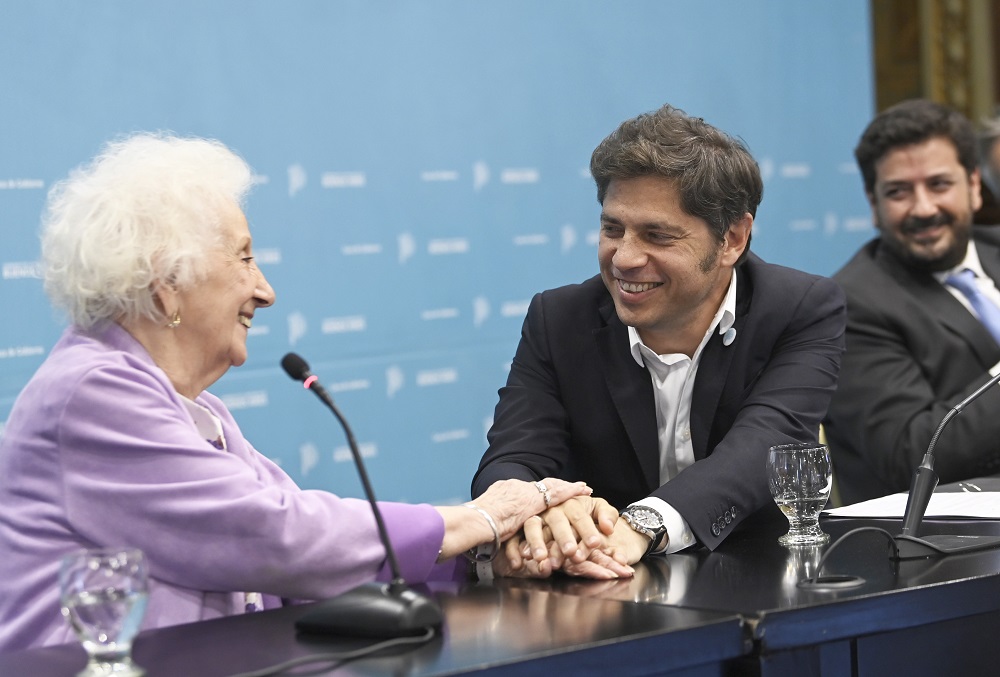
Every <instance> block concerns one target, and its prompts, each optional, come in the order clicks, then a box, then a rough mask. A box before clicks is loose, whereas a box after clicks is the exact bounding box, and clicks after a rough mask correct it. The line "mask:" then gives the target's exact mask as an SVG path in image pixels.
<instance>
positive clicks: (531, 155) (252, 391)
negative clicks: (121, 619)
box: [0, 0, 873, 502]
mask: <svg viewBox="0 0 1000 677" xmlns="http://www.w3.org/2000/svg"><path fill="white" fill-rule="evenodd" d="M869 32H870V30H869V19H868V3H867V2H864V1H862V0H846V1H841V0H838V1H836V2H834V1H833V0H825V1H822V2H810V3H805V2H787V0H716V1H714V2H711V3H697V2H676V1H668V0H633V1H630V2H614V3H612V2H598V1H595V0H590V1H584V0H549V1H547V2H537V0H504V1H503V2H497V1H493V2H486V1H481V2H480V1H475V0H427V1H426V2H416V1H412V2H404V1H402V0H400V1H398V2H390V1H388V0H374V1H372V0H368V1H365V0H330V1H323V0H292V1H288V2H275V1H265V0H226V1H215V2H209V1H206V0H171V1H169V2H167V1H162V2H148V3H135V2H125V1H123V0H121V1H114V0H107V1H104V2H83V1H58V2H56V1H52V0H42V1H39V0H35V1H34V2H30V3H29V2H7V3H3V4H2V5H0V64H2V66H0V102H2V105H0V233H2V236H0V237H2V239H0V264H2V277H0V317H2V318H3V322H2V324H0V434H2V422H3V421H5V420H6V418H7V416H8V414H9V412H10V408H11V407H12V406H13V403H14V400H15V398H16V396H17V394H18V392H19V390H20V389H21V387H22V386H23V385H24V383H25V382H26V381H27V380H28V379H29V378H30V376H31V374H32V373H33V372H34V370H35V369H36V368H37V367H38V365H39V364H40V363H41V361H42V360H43V359H44V357H45V355H46V353H47V352H48V350H49V349H50V348H51V346H52V344H53V343H54V341H55V340H56V338H57V337H58V335H59V333H60V331H61V327H62V325H63V320H62V318H60V317H57V316H56V315H55V314H54V312H53V311H52V310H50V308H49V306H48V303H47V300H46V299H45V296H44V294H43V292H42V289H41V282H40V280H39V279H38V258H39V246H38V236H37V233H38V222H39V215H40V213H41V210H42V206H43V204H44V199H45V195H46V191H47V189H48V188H49V187H50V186H51V185H52V183H54V182H55V181H58V180H59V179H61V178H63V177H65V176H66V174H67V173H68V171H69V170H70V169H71V168H72V167H74V166H76V165H78V164H80V163H82V162H84V161H86V160H88V159H89V158H90V157H92V156H93V155H94V154H95V153H96V152H97V150H98V149H99V148H100V146H101V144H102V143H103V142H104V141H105V140H107V139H109V138H111V137H113V136H116V135H119V134H121V133H124V132H129V131H134V130H157V129H166V130H173V131H175V132H178V133H181V134H194V135H200V136H209V137H215V138H218V139H220V140H222V141H223V142H224V143H226V144H227V145H229V146H230V147H232V148H234V149H235V150H237V151H238V152H240V153H241V154H242V155H243V156H244V157H246V158H247V160H248V161H249V162H250V164H251V165H252V166H253V167H254V169H255V171H256V173H257V180H258V186H257V188H256V189H255V191H254V193H253V195H252V197H251V200H250V202H249V205H248V209H247V216H248V218H249V221H250V225H251V230H252V232H253V235H254V240H255V249H256V254H257V256H258V260H259V262H260V264H261V267H262V269H263V270H264V272H265V273H266V274H267V276H268V278H269V280H270V282H271V283H272V285H273V286H274V287H275V289H276V291H277V294H278V302H277V304H276V305H275V307H274V308H271V309H267V310H264V311H262V312H260V313H259V314H258V315H257V318H256V319H255V323H254V328H253V330H252V334H251V337H250V342H249V348H250V352H251V356H250V359H249V361H248V363H247V364H246V365H245V366H244V367H242V368H241V369H234V370H231V371H230V372H229V373H228V374H227V375H226V376H225V377H223V379H222V380H220V381H219V382H218V383H216V384H215V386H214V387H213V388H212V391H213V392H214V393H215V394H217V395H219V396H221V397H222V398H223V399H224V400H225V401H226V402H227V404H228V405H229V407H230V408H231V409H232V410H233V413H234V415H235V416H236V418H237V420H238V421H239V422H240V424H241V426H242V427H243V429H244V432H245V433H246V435H247V437H248V438H249V439H250V440H251V441H252V442H254V444H255V445H256V446H257V448H258V449H260V450H261V451H262V452H263V453H265V454H267V455H268V456H270V457H271V458H274V459H275V460H277V461H278V462H279V463H280V464H281V465H282V466H283V467H284V468H285V469H286V470H287V471H288V472H289V473H290V474H291V475H292V476H293V477H294V478H295V479H296V480H298V481H299V482H300V483H301V484H302V485H304V486H306V487H311V488H324V489H329V490H332V491H336V492H338V493H341V494H344V495H358V494H359V491H360V488H359V487H360V485H359V483H358V480H357V476H356V473H355V471H354V469H353V467H352V466H351V465H350V463H349V454H348V451H347V448H346V444H345V442H344V437H343V435H342V433H341V431H340V430H339V428H338V427H337V424H336V422H335V421H334V419H333V418H332V417H331V416H330V415H329V413H328V412H326V410H324V409H323V408H322V407H321V405H320V404H319V402H318V401H314V398H313V397H312V395H310V394H308V393H305V392H303V391H302V390H301V388H299V387H297V386H296V385H295V384H294V383H292V382H291V381H290V380H288V378H287V376H285V375H284V373H283V372H281V370H280V368H279V367H278V362H279V360H280V358H281V356H282V355H283V354H284V353H285V352H287V351H288V350H295V351H297V352H299V353H301V354H302V355H303V356H304V357H305V358H306V359H307V360H308V361H309V362H310V363H311V365H312V367H313V371H314V372H315V373H317V374H318V375H319V376H320V377H321V378H322V380H323V381H324V382H325V383H326V384H327V387H328V389H329V390H330V391H331V392H332V393H333V395H334V396H335V397H336V398H337V400H338V402H339V405H340V407H341V409H342V410H343V411H344V413H345V414H346V415H347V417H348V419H349V420H351V421H352V423H353V427H354V429H355V433H356V436H357V438H358V440H359V442H360V444H361V446H362V451H363V453H364V454H365V455H366V456H367V458H368V462H369V464H370V466H369V471H370V473H371V474H372V476H373V478H374V480H375V484H376V492H377V494H378V496H379V498H382V499H394V500H408V501H432V502H455V501H459V500H462V499H465V498H466V496H467V493H468V487H469V482H470V480H471V477H472V474H473V472H474V469H475V467H476V465H477V463H478V460H479V458H480V456H481V455H482V452H483V450H484V449H485V434H486V430H487V428H488V426H489V424H490V420H491V417H492V411H493V407H494V405H495V403H496V391H497V389H498V388H499V387H500V386H501V385H502V384H503V382H504V379H505V377H506V370H507V369H508V365H509V362H510V359H511V356H512V355H513V351H514V347H515V345H516V342H517V339H518V336H519V333H520V326H521V321H522V319H523V316H524V312H525V310H526V308H527V304H528V302H529V300H530V298H531V296H532V295H533V294H534V293H535V292H538V291H541V290H542V289H545V288H549V287H553V286H557V285H562V284H566V283H570V282H577V281H580V280H582V279H584V278H587V277H589V276H591V275H593V274H595V273H596V272H597V261H596V241H597V217H598V213H599V207H598V205H597V202H596V199H595V191H594V187H593V183H592V180H591V178H590V176H589V174H588V171H587V166H588V161H589V157H590V153H591V151H592V150H593V148H594V146H595V145H596V144H597V143H598V142H599V141H600V140H601V139H602V138H603V137H604V136H606V135H607V134H608V133H609V132H611V131H612V130H613V129H614V127H615V126H616V125H617V124H618V123H619V122H621V121H622V120H624V119H625V118H628V117H632V116H634V115H636V114H638V113H640V112H644V111H648V110H651V109H654V108H657V107H658V106H659V105H661V104H662V103H665V102H669V103H671V104H673V105H675V106H678V107H680V108H683V109H684V110H686V111H687V112H689V113H691V114H695V115H698V116H701V117H704V118H705V119H706V120H708V121H709V122H711V123H713V124H715V125H716V126H718V127H721V128H722V129H725V130H727V131H729V132H730V133H732V134H735V135H738V136H740V137H742V138H743V139H744V140H745V141H746V142H747V144H748V145H749V147H750V149H751V151H752V152H753V153H754V155H755V157H756V158H757V159H758V161H759V163H760V165H761V168H762V170H763V174H764V178H765V196H764V202H763V205H762V207H761V209H760V211H759V213H758V218H757V222H756V225H755V232H754V239H753V249H754V250H755V251H756V252H758V253H759V254H761V255H762V256H763V257H764V258H765V259H768V260H771V261H774V262H778V263H784V264H786V265H791V266H795V267H799V268H802V269H805V270H809V271H812V272H816V273H820V274H832V273H833V272H834V271H835V270H836V269H837V268H838V267H839V266H840V265H841V264H842V263H843V262H844V261H845V260H846V259H847V257H848V256H849V255H850V253H852V252H853V251H854V250H855V249H856V248H857V247H858V246H859V245H860V244H861V243H862V242H863V241H864V240H865V239H867V238H868V237H870V236H871V235H872V233H873V231H872V228H871V224H870V217H869V213H868V208H867V205H866V203H865V201H864V198H863V195H862V189H861V179H860V175H859V174H858V172H857V170H856V168H855V166H854V163H853V159H852V154H851V153H852V149H853V147H854V144H855V142H856V141H857V138H858V135H859V134H860V132H861V130H862V129H863V127H864V125H865V124H866V123H867V121H868V119H869V118H870V117H871V115H872V113H873V96H872V74H871V71H872V66H871V56H870V53H871V45H870V36H869Z"/></svg>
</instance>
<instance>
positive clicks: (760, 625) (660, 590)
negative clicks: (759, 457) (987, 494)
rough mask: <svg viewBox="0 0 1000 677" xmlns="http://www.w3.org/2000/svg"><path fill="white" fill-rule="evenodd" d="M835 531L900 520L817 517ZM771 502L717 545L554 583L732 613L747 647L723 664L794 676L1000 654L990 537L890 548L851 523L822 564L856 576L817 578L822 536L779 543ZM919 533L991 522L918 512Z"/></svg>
mask: <svg viewBox="0 0 1000 677" xmlns="http://www.w3.org/2000/svg"><path fill="white" fill-rule="evenodd" d="M822 525H823V528H824V529H825V530H826V531H827V532H828V533H830V534H831V535H832V536H833V537H834V540H836V539H838V538H841V537H843V536H844V534H846V533H847V532H849V531H851V530H852V529H854V528H856V527H860V526H877V527H881V528H884V529H885V530H886V531H888V532H889V533H890V534H898V533H899V529H900V521H899V520H846V519H829V520H823V522H822ZM786 529H787V523H786V522H785V521H784V518H783V517H782V516H781V514H780V513H779V512H777V510H775V511H774V512H773V513H771V512H770V511H765V513H762V515H760V516H755V518H754V519H753V520H752V521H751V524H748V525H747V528H745V529H743V530H741V531H737V532H736V533H734V534H733V535H732V536H730V537H729V538H728V539H727V540H726V541H725V543H724V544H723V545H722V546H721V547H720V548H719V549H718V550H716V551H715V552H708V551H707V550H696V551H693V552H685V553H677V554H674V555H669V556H667V557H661V558H654V559H652V560H650V561H649V562H648V563H644V564H643V565H641V566H640V568H639V570H638V572H637V576H636V578H635V579H634V580H632V581H619V582H615V583H612V584H606V583H600V582H584V581H567V580H564V579H563V580H557V581H553V582H552V583H551V584H550V585H552V589H555V590H560V591H563V592H566V593H567V594H576V595H583V596H589V597H597V598H601V599H619V600H630V601H635V602H643V603H658V604H664V605H670V606H672V607H683V608H691V609H703V610H711V611H717V612H720V613H736V614H739V615H740V616H742V617H743V618H744V620H745V622H746V626H747V630H748V632H749V633H750V638H751V640H752V641H753V651H752V652H751V654H750V655H748V656H747V657H745V658H744V659H743V660H742V661H739V662H738V663H737V664H735V665H736V667H732V666H731V667H730V670H731V672H730V673H729V674H733V675H736V674H740V675H742V674H746V675H788V676H794V677H808V676H809V675H821V676H826V677H830V676H836V677H840V676H842V675H846V676H871V677H876V676H877V677H885V676H886V675H956V676H958V675H962V676H965V675H980V674H983V675H985V674H995V673H996V672H997V671H998V669H1000V668H998V666H1000V639H998V638H1000V549H994V550H985V551H981V552H976V553H969V554H963V555H949V556H947V557H940V558H931V559H919V560H903V561H898V560H893V559H891V558H890V557H889V546H888V539H887V538H885V537H883V536H881V535H880V534H877V533H869V532H865V533H858V534H856V535H851V536H850V537H848V539H847V540H846V541H845V542H844V543H842V544H841V545H839V546H838V547H837V549H836V550H835V551H834V552H832V553H831V555H830V557H829V558H828V560H827V562H826V563H824V565H823V572H822V573H824V574H844V575H851V576H856V577H858V578H859V579H860V580H861V582H860V585H857V586H856V587H849V588H840V589H829V590H817V589H812V588H804V587H800V585H799V582H800V581H801V580H803V579H806V578H812V577H814V576H815V575H816V574H817V566H818V564H819V562H820V558H821V557H822V555H823V553H824V552H825V551H826V549H827V548H829V546H822V547H813V548H795V549H791V548H785V547H783V546H781V545H779V544H778V542H777V539H778V536H780V535H781V534H782V533H784V531H785V530H786ZM922 533H965V534H1000V523H998V522H993V521H978V520H970V521H962V522H954V521H948V522H928V523H927V524H925V526H924V531H923V532H922Z"/></svg>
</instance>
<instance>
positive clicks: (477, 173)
mask: <svg viewBox="0 0 1000 677" xmlns="http://www.w3.org/2000/svg"><path fill="white" fill-rule="evenodd" d="M489 182H490V168H489V165H487V164H486V163H485V162H483V161H482V160H480V161H479V162H476V163H475V164H473V165H472V189H473V190H474V191H476V192H477V193H478V192H479V191H481V190H482V189H483V187H484V186H486V184H487V183H489Z"/></svg>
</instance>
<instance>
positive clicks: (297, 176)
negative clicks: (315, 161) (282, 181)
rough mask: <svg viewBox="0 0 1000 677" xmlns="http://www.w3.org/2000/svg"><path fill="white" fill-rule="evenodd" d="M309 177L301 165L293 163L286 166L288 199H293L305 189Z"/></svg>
mask: <svg viewBox="0 0 1000 677" xmlns="http://www.w3.org/2000/svg"><path fill="white" fill-rule="evenodd" d="M308 180H309V175H308V174H306V169H305V167H303V166H302V165H300V164H298V163H295V164H293V165H288V197H295V196H296V194H298V192H299V191H300V190H302V189H303V188H305V187H306V182H307V181H308Z"/></svg>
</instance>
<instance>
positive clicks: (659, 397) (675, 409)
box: [628, 271, 736, 553]
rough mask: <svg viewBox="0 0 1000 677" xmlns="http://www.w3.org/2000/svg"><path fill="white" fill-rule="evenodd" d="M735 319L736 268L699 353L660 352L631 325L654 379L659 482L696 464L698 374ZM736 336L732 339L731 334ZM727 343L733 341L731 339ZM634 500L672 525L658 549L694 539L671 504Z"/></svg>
mask: <svg viewBox="0 0 1000 677" xmlns="http://www.w3.org/2000/svg"><path fill="white" fill-rule="evenodd" d="M735 320H736V271H733V277H732V280H731V281H730V282H729V290H728V291H727V292H726V297H725V298H724V299H723V300H722V305H720V306H719V309H718V310H717V311H716V313H715V318H714V319H713V320H712V322H711V324H710V325H709V327H708V330H707V331H706V332H705V336H704V337H703V338H702V340H701V343H700V344H699V345H698V348H697V350H695V351H694V355H693V356H691V357H688V356H687V355H685V354H683V353H671V354H667V355H657V354H656V353H655V352H653V351H652V350H651V349H650V348H649V347H648V346H646V344H645V343H643V342H642V339H641V338H639V332H638V331H636V329H635V327H629V328H628V337H629V344H630V345H629V349H630V351H631V353H632V357H633V358H634V359H635V361H636V362H637V363H638V364H639V365H640V366H643V367H645V368H646V370H647V371H648V372H649V376H650V378H651V379H652V381H653V399H654V402H655V406H656V429H657V435H658V438H659V443H660V484H661V485H662V484H666V483H667V482H669V481H670V480H672V479H673V478H674V477H676V476H677V475H678V474H679V473H681V472H682V471H683V470H684V469H685V468H687V467H688V466H690V465H691V464H693V463H694V447H693V446H692V444H691V396H692V393H693V392H694V381H695V377H696V376H697V375H698V363H699V362H700V360H701V354H702V351H703V350H704V349H705V345H706V344H707V343H708V340H709V339H710V338H711V337H712V332H713V331H715V330H716V329H717V330H718V333H719V334H721V335H725V334H726V332H728V331H730V329H731V328H732V326H733V322H734V321H735ZM730 340H731V339H730ZM727 345H728V344H727ZM632 505H644V506H647V507H649V508H652V509H653V510H656V511H657V512H658V513H660V515H661V516H662V517H663V523H664V525H665V526H666V528H667V535H668V537H669V539H668V541H667V547H666V548H665V549H662V550H659V551H657V552H659V553H671V552H677V551H678V550H683V549H684V548H688V547H690V546H692V545H694V543H695V537H694V534H693V533H692V532H691V528H690V526H688V523H687V521H685V519H684V518H683V517H681V515H680V513H679V512H677V510H675V509H674V508H673V507H672V506H671V505H670V504H669V503H667V502H666V501H664V500H662V499H659V498H655V497H652V496H650V497H647V498H644V499H642V500H641V501H636V502H635V503H633V504H632Z"/></svg>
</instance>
